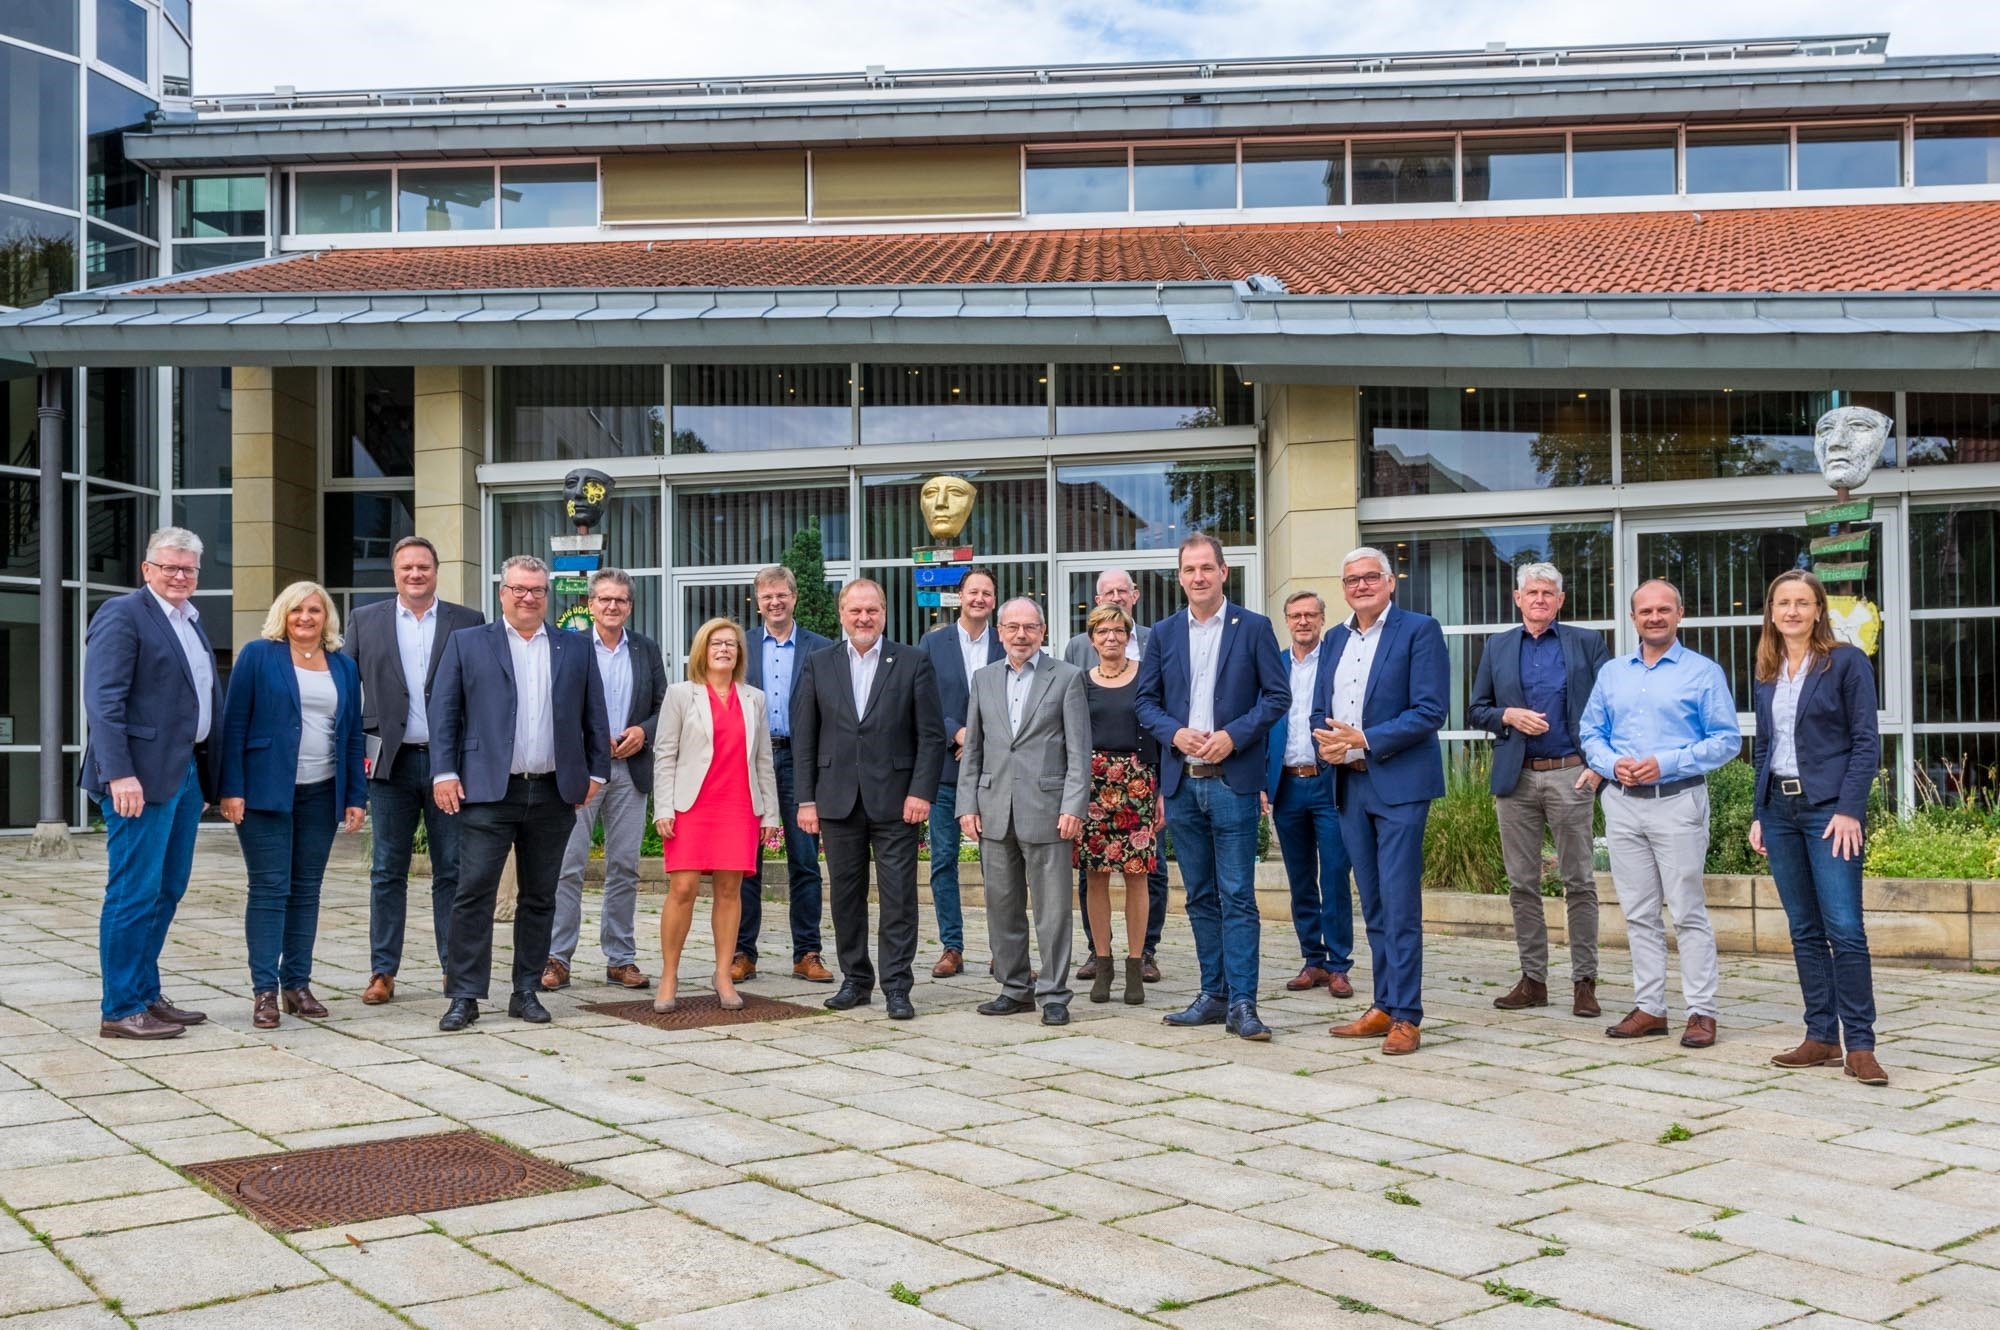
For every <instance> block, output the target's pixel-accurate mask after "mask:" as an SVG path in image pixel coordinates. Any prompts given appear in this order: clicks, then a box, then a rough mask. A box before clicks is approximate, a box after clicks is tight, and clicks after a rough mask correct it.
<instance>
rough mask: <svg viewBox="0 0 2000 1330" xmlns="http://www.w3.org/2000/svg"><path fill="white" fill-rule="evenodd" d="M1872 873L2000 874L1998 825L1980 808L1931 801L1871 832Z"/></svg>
mask: <svg viewBox="0 0 2000 1330" xmlns="http://www.w3.org/2000/svg"><path fill="white" fill-rule="evenodd" d="M1866 854H1867V858H1866V860H1865V863H1866V868H1867V872H1868V874H1869V876H1871V877H1945V878H1968V877H1969V878H1992V877H2000V831H1996V830H1995V829H1994V828H1993V827H1992V826H1991V825H1990V824H1989V819H1988V818H1987V816H1986V815H1985V814H1984V813H1983V812H1981V811H1980V810H1979V809H1977V808H1968V807H1965V806H1963V805H1958V806H1946V805H1942V804H1932V805H1930V806H1928V807H1925V808H1920V809H1918V810H1917V811H1916V812H1915V813H1912V814H1911V815H1910V816H1909V817H1907V818H1902V819H1900V820H1899V819H1890V818H1885V819H1883V820H1882V821H1881V822H1880V823H1879V824H1877V825H1875V826H1872V827H1871V828H1870V829H1869V834H1868V846H1867V851H1866Z"/></svg>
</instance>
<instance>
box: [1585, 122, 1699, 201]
mask: <svg viewBox="0 0 2000 1330" xmlns="http://www.w3.org/2000/svg"><path fill="white" fill-rule="evenodd" d="M1570 151H1571V154H1572V157H1571V162H1570V182H1571V189H1570V193H1571V195H1572V196H1573V197H1575V198H1579V199H1594V198H1609V197H1611V196H1614V195H1619V194H1671V193H1673V192H1674V136H1673V134H1672V133H1666V134H1660V133H1654V132H1647V133H1641V134H1574V135H1571V137H1570Z"/></svg>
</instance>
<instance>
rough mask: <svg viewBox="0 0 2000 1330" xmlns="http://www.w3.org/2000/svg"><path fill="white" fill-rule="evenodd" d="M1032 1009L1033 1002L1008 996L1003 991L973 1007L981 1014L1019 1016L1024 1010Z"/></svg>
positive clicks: (1033, 1006) (1033, 1007)
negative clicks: (997, 995)
mask: <svg viewBox="0 0 2000 1330" xmlns="http://www.w3.org/2000/svg"><path fill="white" fill-rule="evenodd" d="M1034 1009H1035V1004H1034V1003H1032V1002H1023V1001H1022V1000H1021V999H1019V998H1010V997H1008V996H1007V995H1006V994H1005V993H1002V994H1001V995H1000V996H999V997H997V998H994V999H993V1000H992V1001H991V1002H982V1003H980V1004H979V1005H978V1006H976V1007H974V1008H973V1010H974V1011H976V1012H978V1013H979V1014H980V1015H981V1016H1019V1015H1020V1014H1021V1013H1022V1012H1024V1011H1033V1010H1034Z"/></svg>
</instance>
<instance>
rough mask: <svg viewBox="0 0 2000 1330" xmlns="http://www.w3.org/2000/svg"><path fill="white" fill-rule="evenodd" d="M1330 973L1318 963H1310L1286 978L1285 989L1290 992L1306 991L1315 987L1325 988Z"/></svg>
mask: <svg viewBox="0 0 2000 1330" xmlns="http://www.w3.org/2000/svg"><path fill="white" fill-rule="evenodd" d="M1328 977H1329V976H1328V974H1327V972H1326V971H1325V970H1322V969H1320V968H1319V966H1317V965H1308V966H1306V967H1305V968H1304V969H1302V970H1300V971H1299V972H1298V973H1297V974H1295V975H1293V976H1292V977H1291V978H1290V979H1287V980H1285V990H1286V991H1287V992H1290V993H1304V992H1307V991H1308V990H1310V989H1314V988H1325V987H1326V981H1327V979H1328Z"/></svg>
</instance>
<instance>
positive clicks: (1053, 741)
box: [958, 597, 1090, 1025]
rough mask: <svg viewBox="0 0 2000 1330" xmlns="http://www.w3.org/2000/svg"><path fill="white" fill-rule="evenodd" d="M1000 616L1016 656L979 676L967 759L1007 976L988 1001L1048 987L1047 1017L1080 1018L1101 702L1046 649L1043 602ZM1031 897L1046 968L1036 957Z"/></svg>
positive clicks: (964, 787)
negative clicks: (1079, 853) (1073, 872)
mask: <svg viewBox="0 0 2000 1330" xmlns="http://www.w3.org/2000/svg"><path fill="white" fill-rule="evenodd" d="M998 618H999V622H1000V640H1001V643H1002V644H1003V645H1004V646H1005V647H1006V650H1007V658H1006V659H1005V660H1003V661H1000V662H997V663H996V664H992V665H988V666H986V667H985V668H984V669H981V670H979V671H978V672H977V673H975V674H974V675H973V676H972V690H971V696H970V698H969V699H968V700H967V703H966V712H965V757H964V760H963V761H962V762H961V764H960V767H959V794H958V807H959V819H958V821H959V826H960V828H961V829H962V830H963V831H964V833H965V834H966V835H968V836H976V837H978V839H979V862H980V866H981V869H982V871H983V872H984V873H985V875H986V929H987V936H988V941H989V943H990V945H991V947H992V949H993V970H994V974H995V975H996V976H997V977H998V978H999V980H1000V996H999V997H996V998H994V999H993V1000H992V1001H990V1002H986V1003H983V1004H981V1005H980V1007H979V1013H980V1014H981V1015H982V1016H1011V1015H1014V1014H1015V1013H1017V1012H1024V1011H1033V1010H1034V1009H1035V1002H1034V998H1036V997H1039V998H1040V999H1041V1003H1042V1024H1044V1025H1068V1024H1069V998H1070V992H1069V944H1070V914H1071V898H1070V890H1069V874H1070V846H1071V845H1072V843H1073V842H1075V840H1076V838H1077V837H1078V836H1080V835H1082V834H1083V815H1084V813H1085V812H1087V811H1088V810H1089V807H1090V703H1089V701H1088V700H1087V699H1086V697H1085V696H1084V691H1083V671H1082V670H1079V669H1078V668H1076V666H1074V665H1071V664H1069V663H1068V662H1066V661H1060V660H1055V659H1053V658H1051V657H1049V656H1047V655H1044V654H1043V652H1042V638H1043V635H1044V633H1045V631H1046V626H1045V625H1044V623H1043V621H1042V610H1041V607H1040V606H1039V605H1037V604H1036V603H1035V602H1034V601H1032V600H1029V599H1027V598H1026V597H1019V598H1017V599H1014V600H1010V601H1008V602H1007V603H1006V604H1005V605H1002V606H1001V607H1000V613H999V616H998ZM1031 901H1032V903H1033V910H1034V917H1035V934H1036V941H1037V943H1038V944H1039V949H1040V952H1041V959H1042V968H1041V977H1040V978H1039V979H1038V980H1037V979H1034V978H1033V977H1032V973H1031V970H1030V967H1029V963H1028V912H1029V908H1030V902H1031ZM1031 985H1032V988H1031ZM1031 994H1032V996H1031Z"/></svg>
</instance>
